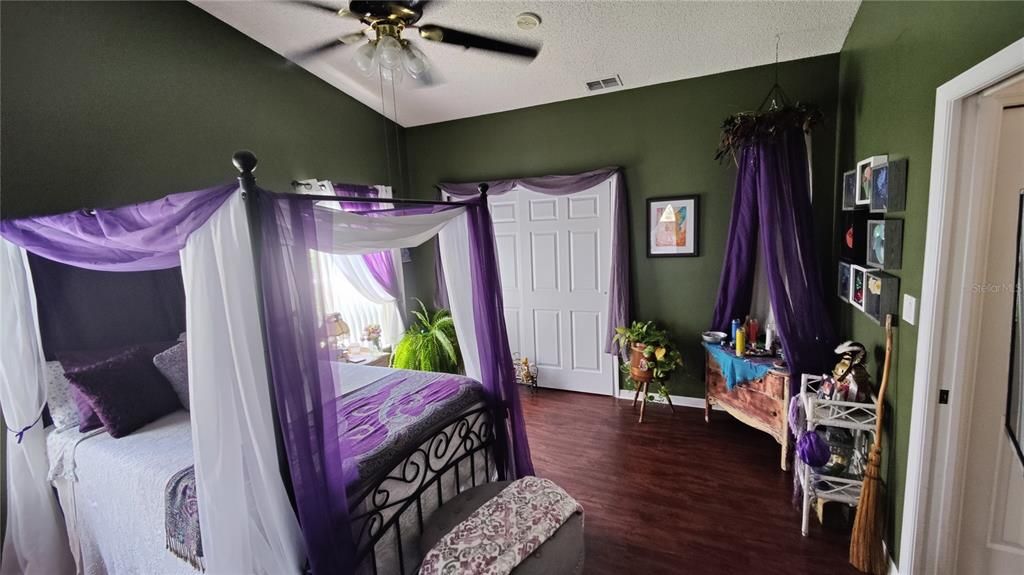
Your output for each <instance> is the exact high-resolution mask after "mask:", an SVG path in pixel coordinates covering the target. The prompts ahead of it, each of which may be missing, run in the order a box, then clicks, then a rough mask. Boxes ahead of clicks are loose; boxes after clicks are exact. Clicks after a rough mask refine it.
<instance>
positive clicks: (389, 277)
mask: <svg viewBox="0 0 1024 575" xmlns="http://www.w3.org/2000/svg"><path fill="white" fill-rule="evenodd" d="M334 192H335V193H336V194H338V195H339V196H356V197H360V198H376V197H378V195H379V192H378V191H377V188H375V187H373V186H362V185H359V184H334ZM379 206H380V204H367V203H363V202H342V203H341V207H342V208H344V209H345V210H346V211H350V212H360V211H366V210H368V209H375V208H378V207H379ZM363 262H365V263H366V267H367V268H369V269H370V275H372V276H373V279H375V280H377V283H378V284H379V285H380V287H381V288H383V289H384V292H385V293H387V294H388V295H389V296H391V297H393V298H395V300H399V299H400V298H401V297H402V290H401V286H399V285H398V274H396V273H395V260H394V258H392V257H391V254H390V253H388V252H374V253H372V254H363ZM399 305H402V302H399Z"/></svg>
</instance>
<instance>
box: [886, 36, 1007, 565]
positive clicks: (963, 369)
mask: <svg viewBox="0 0 1024 575" xmlns="http://www.w3.org/2000/svg"><path fill="white" fill-rule="evenodd" d="M1022 71H1024V38H1021V39H1020V40H1018V41H1016V42H1014V43H1013V44H1010V45H1009V46H1007V47H1006V48H1004V49H1003V50H1000V51H999V52H997V53H996V54H994V55H993V56H991V57H989V58H988V59H986V60H984V61H983V62H981V63H980V64H978V65H976V66H974V67H973V68H971V69H970V70H967V71H966V72H964V73H962V74H960V75H959V76H957V77H956V78H954V79H952V80H950V81H949V82H947V83H945V84H943V85H942V86H940V87H939V89H938V90H937V91H936V97H935V131H934V134H933V141H932V163H931V179H930V184H929V196H928V223H927V226H928V227H927V236H926V237H927V238H930V239H929V241H926V242H925V253H924V274H923V277H922V282H921V286H922V287H921V314H920V322H919V326H920V328H919V332H918V345H917V360H916V363H915V372H914V373H915V376H914V399H913V410H912V414H911V423H910V441H909V445H910V448H909V454H908V461H907V477H906V488H905V497H904V508H903V518H902V525H903V529H902V541H901V550H900V562H899V572H900V573H902V574H903V575H911V574H913V575H918V574H920V575H934V574H936V573H942V572H945V571H942V569H945V570H947V571H948V570H949V569H952V568H953V567H952V566H953V565H955V560H956V549H957V545H956V541H957V537H958V523H959V516H960V507H959V505H960V499H961V494H962V487H963V476H964V475H963V471H964V470H963V465H959V464H961V463H962V462H963V461H965V459H964V452H965V450H966V447H967V438H966V437H965V434H966V431H967V430H968V429H969V425H970V421H969V419H970V412H971V399H972V397H973V395H972V392H973V388H972V385H973V381H972V380H973V378H972V377H971V375H973V373H974V367H975V365H974V361H975V358H976V357H977V345H978V342H979V340H980V339H981V336H982V329H981V326H979V325H978V320H979V318H980V310H979V309H978V306H976V305H975V301H974V299H972V296H973V295H974V291H975V290H974V287H975V286H977V285H978V284H979V283H980V282H982V281H983V280H984V271H985V270H984V261H985V258H984V257H982V256H983V255H984V253H985V248H986V245H987V241H988V233H987V232H988V229H987V222H988V220H989V217H990V211H991V210H990V207H991V191H992V187H991V186H992V182H991V175H992V174H991V172H992V170H991V167H992V165H994V161H992V162H990V163H986V162H985V161H982V160H984V159H985V157H986V156H985V150H983V149H979V148H981V147H983V146H985V145H986V144H985V143H984V142H978V143H977V145H976V146H970V145H968V146H967V147H965V146H964V144H965V143H967V144H970V143H972V142H975V140H976V138H977V133H978V130H979V117H978V114H977V110H976V109H974V108H972V107H971V106H965V101H966V100H967V99H968V98H970V97H971V96H973V95H976V94H978V93H979V92H982V91H983V90H985V89H986V88H989V87H992V86H995V85H997V84H998V83H1000V82H1001V81H1003V80H1005V79H1007V78H1009V77H1011V76H1013V75H1015V74H1018V73H1020V72H1022ZM982 129H983V128H982ZM988 157H989V158H991V150H989V156H988ZM941 389H948V390H950V394H949V395H950V397H949V404H948V405H947V406H945V407H946V408H945V409H941V408H940V407H941V406H940V405H939V403H938V397H939V391H940V390H941Z"/></svg>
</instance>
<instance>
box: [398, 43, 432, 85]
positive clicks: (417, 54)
mask: <svg viewBox="0 0 1024 575" xmlns="http://www.w3.org/2000/svg"><path fill="white" fill-rule="evenodd" d="M404 48H405V49H404V50H402V67H403V68H405V71H406V72H407V73H408V74H409V76H410V77H412V78H413V79H416V78H419V77H420V76H422V75H423V74H424V73H426V71H427V70H428V69H430V62H429V61H428V60H427V57H426V56H425V55H424V54H423V52H422V51H421V50H420V49H419V48H417V47H416V46H415V45H414V44H410V43H408V42H407V43H405V46H404Z"/></svg>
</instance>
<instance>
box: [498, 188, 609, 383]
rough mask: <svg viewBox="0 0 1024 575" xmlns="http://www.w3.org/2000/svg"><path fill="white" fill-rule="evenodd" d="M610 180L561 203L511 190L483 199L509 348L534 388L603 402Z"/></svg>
mask: <svg viewBox="0 0 1024 575" xmlns="http://www.w3.org/2000/svg"><path fill="white" fill-rule="evenodd" d="M613 183H614V179H609V180H606V181H605V182H603V183H601V184H599V185H598V186H596V187H594V188H592V189H590V190H586V191H583V192H580V193H577V194H572V195H569V196H547V195H543V194H538V193H535V192H530V191H527V190H524V189H515V190H512V191H510V192H508V193H506V194H502V195H500V196H492V197H490V198H489V200H488V201H489V205H490V209H491V217H492V219H493V220H494V237H495V242H496V244H497V250H498V260H499V266H500V268H501V286H502V295H503V296H504V300H505V323H506V325H507V326H508V337H509V346H510V347H511V349H512V353H513V354H515V353H519V354H520V355H521V356H525V357H528V358H529V359H530V361H532V362H536V364H537V367H538V371H539V377H538V383H539V385H540V386H541V387H549V388H555V389H564V390H569V391H579V392H585V393H596V394H602V395H611V394H613V393H614V392H615V388H616V387H617V378H616V362H615V358H614V356H612V355H609V354H606V353H604V347H605V338H606V335H607V331H606V330H607V322H608V280H609V278H610V274H611V251H612V250H611V247H612V198H613V194H612V185H613Z"/></svg>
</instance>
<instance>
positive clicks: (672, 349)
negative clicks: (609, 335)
mask: <svg viewBox="0 0 1024 575" xmlns="http://www.w3.org/2000/svg"><path fill="white" fill-rule="evenodd" d="M615 342H616V343H618V344H619V345H620V346H622V347H625V348H627V349H629V352H630V354H629V363H626V364H623V366H622V372H623V374H624V375H625V376H626V384H627V386H628V387H629V388H630V389H644V391H645V392H646V388H647V385H648V384H649V383H650V382H652V381H653V382H655V383H657V384H658V393H659V394H661V395H662V396H668V388H667V387H666V386H665V381H666V380H667V379H668V377H669V375H671V374H672V372H673V371H675V370H676V368H678V367H679V366H681V365H683V358H682V356H681V355H680V354H679V349H678V348H676V346H675V344H673V343H672V341H671V340H670V339H669V336H668V332H667V331H666V330H664V329H662V328H660V327H658V325H657V324H656V323H655V322H653V321H644V322H641V321H634V322H633V324H632V325H631V326H629V327H617V328H615Z"/></svg>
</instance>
